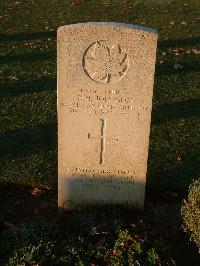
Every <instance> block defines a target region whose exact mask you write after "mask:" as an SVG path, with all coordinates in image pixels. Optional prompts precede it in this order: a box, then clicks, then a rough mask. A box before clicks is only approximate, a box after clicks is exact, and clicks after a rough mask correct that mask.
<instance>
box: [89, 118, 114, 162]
mask: <svg viewBox="0 0 200 266" xmlns="http://www.w3.org/2000/svg"><path fill="white" fill-rule="evenodd" d="M100 123H101V134H100V135H99V136H91V134H90V133H88V139H96V138H100V140H101V145H100V159H99V164H102V163H103V162H104V151H105V140H106V139H112V140H116V141H119V136H118V135H117V137H116V138H114V137H105V129H106V119H100Z"/></svg>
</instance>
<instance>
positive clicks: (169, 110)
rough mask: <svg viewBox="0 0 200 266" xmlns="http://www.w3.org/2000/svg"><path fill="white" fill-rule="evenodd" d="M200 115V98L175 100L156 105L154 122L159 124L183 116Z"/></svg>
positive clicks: (153, 114)
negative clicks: (183, 100)
mask: <svg viewBox="0 0 200 266" xmlns="http://www.w3.org/2000/svg"><path fill="white" fill-rule="evenodd" d="M199 116H200V101H199V99H191V100H188V101H185V102H175V103H170V104H162V105H158V106H156V110H154V109H153V111H152V123H153V124H159V123H163V122H165V121H173V120H177V119H181V118H186V119H187V118H191V117H199Z"/></svg>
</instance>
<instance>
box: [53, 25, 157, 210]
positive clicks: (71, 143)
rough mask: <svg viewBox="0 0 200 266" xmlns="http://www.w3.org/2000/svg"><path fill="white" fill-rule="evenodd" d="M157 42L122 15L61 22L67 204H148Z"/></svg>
mask: <svg viewBox="0 0 200 266" xmlns="http://www.w3.org/2000/svg"><path fill="white" fill-rule="evenodd" d="M156 44H157V33H156V31H154V30H152V29H148V28H144V27H139V26H132V25H126V24H121V23H81V24H74V25H68V26H62V27H60V28H59V29H58V194H59V195H58V202H59V203H58V205H59V207H63V208H66V209H68V208H69V209H70V208H72V209H73V208H76V207H77V206H78V205H88V204H89V205H90V204H131V205H134V206H135V207H137V208H142V207H143V204H144V196H145V184H146V171H147V156H148V143H149V131H150V119H151V108H152V94H153V80H154V68H155V58H156Z"/></svg>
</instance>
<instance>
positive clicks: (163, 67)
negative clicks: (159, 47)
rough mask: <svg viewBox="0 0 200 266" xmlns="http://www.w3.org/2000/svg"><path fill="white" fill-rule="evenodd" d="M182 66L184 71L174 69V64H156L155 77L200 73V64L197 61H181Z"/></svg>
mask: <svg viewBox="0 0 200 266" xmlns="http://www.w3.org/2000/svg"><path fill="white" fill-rule="evenodd" d="M180 64H181V65H182V66H183V69H178V70H176V69H174V63H171V64H169V63H168V64H166V63H164V64H156V70H155V75H156V76H158V77H160V76H170V75H186V74H187V73H190V72H199V71H200V63H199V61H197V60H193V61H181V62H180Z"/></svg>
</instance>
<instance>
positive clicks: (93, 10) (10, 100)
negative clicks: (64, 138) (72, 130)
mask: <svg viewBox="0 0 200 266" xmlns="http://www.w3.org/2000/svg"><path fill="white" fill-rule="evenodd" d="M199 9H200V4H199V1H197V0H185V1H183V0H174V1H173V0H166V1H165V0H162V1H154V0H151V1H148V0H147V1H142V0H135V1H134V0H132V1H131V0H127V1H125V0H124V1H121V0H101V1H99V0H98V1H97V0H85V1H81V0H79V1H78V0H77V1H75V0H74V1H69V0H58V1H54V0H50V1H42V0H30V1H13V0H4V1H2V3H1V10H0V11H1V14H0V21H1V24H0V33H1V36H0V64H1V68H0V74H1V75H0V184H1V193H0V197H1V202H4V201H5V202H6V204H5V206H3V205H2V204H1V205H2V206H0V208H1V211H2V215H3V218H2V219H3V220H5V219H7V220H11V221H13V222H14V223H21V222H24V220H26V219H27V220H28V222H29V223H30V222H32V221H30V220H32V219H33V221H35V219H36V220H37V219H39V221H40V222H41V220H42V221H43V222H44V219H45V215H43V216H41V212H39V214H38V215H36V217H35V214H34V213H33V212H34V211H35V209H36V210H37V208H38V206H40V205H41V204H42V202H40V200H38V202H37V203H35V199H31V200H29V196H24V197H25V203H24V204H21V207H20V208H21V209H20V210H21V212H19V208H18V207H17V206H18V205H20V203H19V204H18V205H16V202H17V201H19V200H23V199H21V197H22V196H21V195H26V193H25V192H24V190H23V189H22V190H21V188H19V186H24V185H25V186H28V187H29V186H33V187H34V186H39V187H45V188H49V187H50V188H52V190H53V189H54V188H56V186H57V163H56V162H57V122H56V30H57V28H58V27H59V26H61V25H65V24H71V23H79V22H86V21H115V22H124V23H131V24H137V25H142V26H146V27H152V28H155V29H157V31H158V33H159V40H158V50H157V61H156V62H157V63H156V73H155V84H154V97H153V112H152V123H151V135H150V147H149V160H148V174H147V190H146V199H147V204H148V202H149V201H150V200H152V199H157V198H159V196H160V194H161V192H163V191H167V190H169V191H173V192H176V193H177V194H179V195H180V198H181V197H182V196H183V195H184V194H185V193H186V191H187V189H188V185H189V184H190V182H191V180H192V179H196V178H197V177H198V176H199V172H200V148H199V147H200V107H199V106H200V88H199V69H200V67H199V56H198V55H197V54H196V53H195V52H194V51H196V50H194V49H199V43H200V37H199V14H198V10H199ZM177 48H178V49H179V50H178V53H176V51H175V50H174V49H177ZM180 49H182V50H180ZM175 63H178V64H180V65H181V66H183V69H174V64H175ZM5 184H7V185H8V186H6V185H5ZM6 191H7V194H8V196H7V194H6ZM12 191H15V192H14V193H15V196H10V195H11V194H12V193H13V192H12ZM9 193H10V194H9ZM20 193H21V194H20ZM55 197H56V195H55V194H54V195H53V196H51V198H54V199H55ZM18 199H19V200H18ZM26 200H27V203H26ZM45 200H46V199H45V198H44V201H45ZM42 201H43V200H42ZM49 202H50V203H49V204H50V206H51V204H52V203H51V200H50V201H49ZM32 203H33V204H32ZM31 204H32V205H31ZM34 204H36V205H37V206H36V207H35V205H34ZM50 206H49V205H48V206H47V209H48V215H49V216H48V215H46V219H47V220H48V219H50V218H51V216H52V217H53V216H54V214H53V213H54V211H55V210H54V211H52V210H51V208H52V207H50ZM53 206H54V207H53V209H56V203H55V202H54V205H53ZM29 209H32V212H31V210H29ZM167 213H168V214H169V210H168V211H167ZM174 213H176V214H177V209H176V211H175V212H174ZM91 215H92V214H91ZM162 215H163V213H161V216H160V217H159V220H158V221H157V224H159V223H160V221H161V220H162ZM170 215H171V216H173V214H170ZM40 216H41V217H40ZM80 216H81V215H80ZM152 216H153V217H154V216H155V213H154V212H153V213H151V214H150V217H152ZM171 216H170V217H171ZM166 219H168V218H166ZM50 220H51V219H50ZM72 221H74V219H72ZM45 222H46V221H45ZM162 222H163V221H162ZM163 223H164V224H165V225H166V222H165V221H164V222H163ZM155 224H156V223H155ZM157 224H156V225H153V227H157ZM166 227H168V225H167V226H166ZM70 228H73V226H71V227H70ZM170 228H173V226H172V227H169V228H166V229H165V230H166V232H167V233H169V231H170V230H171V229H170ZM20 230H21V229H19V231H20ZM38 230H39V229H38ZM70 230H71V229H70ZM87 230H89V229H87ZM87 230H86V231H87ZM102 230H103V229H102ZM116 230H117V229H116ZM61 232H62V230H61ZM88 232H89V231H87V233H88ZM162 232H163V231H162ZM36 234H37V230H36ZM86 239H87V238H86ZM48 241H49V240H47V242H48ZM84 241H86V240H84ZM170 241H172V242H173V237H172V238H170ZM179 241H180V240H179ZM86 242H87V241H86ZM113 243H114V242H113ZM173 243H176V244H177V242H176V241H175V242H173ZM178 244H180V242H178ZM110 248H112V245H111V246H110ZM152 248H154V246H153V247H152ZM179 251H180V250H179ZM152 252H153V251H152ZM173 252H174V254H176V253H177V251H176V250H175V251H173ZM180 252H182V253H183V254H184V251H183V250H181V251H180ZM152 254H153V253H152ZM154 255H155V254H154ZM152 256H153V255H152ZM155 257H156V255H155V256H154V258H155ZM10 265H11V264H10ZM193 265H195V264H194V263H193Z"/></svg>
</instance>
